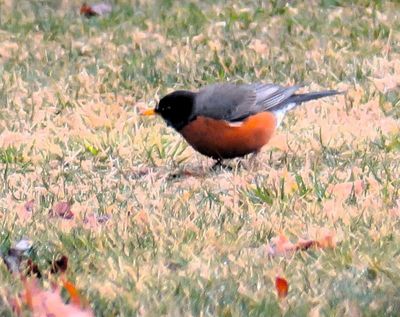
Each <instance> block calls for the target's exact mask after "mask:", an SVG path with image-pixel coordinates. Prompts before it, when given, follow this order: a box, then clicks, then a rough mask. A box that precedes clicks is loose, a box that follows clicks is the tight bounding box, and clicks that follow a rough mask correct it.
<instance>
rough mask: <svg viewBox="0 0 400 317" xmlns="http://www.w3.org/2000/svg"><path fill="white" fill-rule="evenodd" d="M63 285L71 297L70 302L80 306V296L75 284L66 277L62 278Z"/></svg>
mask: <svg viewBox="0 0 400 317" xmlns="http://www.w3.org/2000/svg"><path fill="white" fill-rule="evenodd" d="M63 286H64V288H65V289H66V291H67V292H68V294H69V296H70V297H71V303H72V304H74V305H76V306H81V305H82V302H81V297H80V295H79V292H78V290H77V289H76V287H75V285H74V284H73V283H72V282H70V281H68V280H67V279H64V280H63Z"/></svg>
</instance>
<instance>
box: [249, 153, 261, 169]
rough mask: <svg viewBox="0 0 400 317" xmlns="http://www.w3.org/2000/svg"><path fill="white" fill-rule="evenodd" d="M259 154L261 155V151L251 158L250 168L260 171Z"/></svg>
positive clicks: (253, 154)
mask: <svg viewBox="0 0 400 317" xmlns="http://www.w3.org/2000/svg"><path fill="white" fill-rule="evenodd" d="M258 153H260V151H255V152H253V153H252V155H251V157H250V158H249V161H248V168H249V169H258V168H260V162H259V161H258V159H257V158H258Z"/></svg>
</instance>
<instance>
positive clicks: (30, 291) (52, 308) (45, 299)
mask: <svg viewBox="0 0 400 317" xmlns="http://www.w3.org/2000/svg"><path fill="white" fill-rule="evenodd" d="M67 291H68V289H67ZM68 292H69V291H68ZM71 299H72V296H71ZM22 301H23V303H25V304H26V305H27V306H28V308H29V310H30V311H31V312H32V315H33V316H37V317H39V316H40V317H41V316H52V317H61V316H62V317H69V316H70V317H89V316H90V317H91V316H94V314H93V312H92V311H91V310H88V309H85V310H83V309H81V308H80V307H78V306H77V305H75V304H65V303H64V302H63V300H62V298H61V295H60V290H59V289H58V288H55V289H52V290H44V289H42V288H41V287H40V286H39V283H38V281H37V280H36V279H29V280H25V281H24V294H23V297H22Z"/></svg>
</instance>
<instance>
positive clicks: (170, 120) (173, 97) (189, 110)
mask: <svg viewBox="0 0 400 317" xmlns="http://www.w3.org/2000/svg"><path fill="white" fill-rule="evenodd" d="M195 96H196V94H195V93H193V92H190V91H185V90H178V91H174V92H173V93H170V94H168V95H166V96H165V97H163V98H162V99H161V100H160V102H159V103H158V105H157V107H156V108H155V112H156V113H157V114H159V115H160V116H161V117H162V118H163V119H164V120H165V122H166V123H167V125H168V126H172V127H173V128H174V129H175V130H177V131H179V130H181V129H182V128H183V127H184V126H185V125H186V124H188V123H189V122H190V121H192V120H194V118H195V114H194V102H195Z"/></svg>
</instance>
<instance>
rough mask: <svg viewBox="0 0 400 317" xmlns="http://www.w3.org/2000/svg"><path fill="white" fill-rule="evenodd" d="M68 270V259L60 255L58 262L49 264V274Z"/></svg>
mask: <svg viewBox="0 0 400 317" xmlns="http://www.w3.org/2000/svg"><path fill="white" fill-rule="evenodd" d="M67 268H68V257H67V256H65V255H62V256H61V258H59V259H58V260H55V261H53V263H52V264H51V269H50V272H51V273H52V274H57V273H64V272H65V271H66V270H67Z"/></svg>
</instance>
